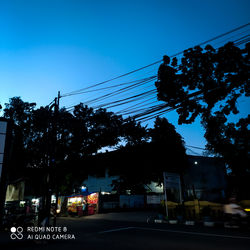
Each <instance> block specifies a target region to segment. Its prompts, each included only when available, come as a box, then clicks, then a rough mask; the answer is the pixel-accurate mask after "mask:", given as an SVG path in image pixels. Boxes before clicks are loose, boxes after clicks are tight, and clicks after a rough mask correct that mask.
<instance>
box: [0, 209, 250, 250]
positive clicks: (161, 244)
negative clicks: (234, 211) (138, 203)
mask: <svg viewBox="0 0 250 250" xmlns="http://www.w3.org/2000/svg"><path fill="white" fill-rule="evenodd" d="M147 215H148V214H147V213H145V212H133V213H112V214H99V215H94V216H88V217H82V218H71V217H66V218H59V219H58V227H60V229H63V230H64V229H65V230H64V231H66V230H67V232H61V233H55V234H54V235H61V234H64V235H66V234H67V235H69V236H70V237H72V235H73V236H74V238H75V239H67V240H66V239H60V240H58V239H53V240H48V241H47V242H45V244H43V241H34V240H24V239H22V240H18V239H14V240H11V239H10V232H9V233H5V234H4V235H1V238H0V242H1V241H2V242H1V244H2V247H1V249H41V248H43V249H54V250H55V249H61V250H63V249H72V250H73V249H110V250H112V249H119V250H120V249H126V250H127V249H152V250H157V249H168V250H171V249H192V250H195V249H199V250H200V249H202V250H206V249H220V250H221V249H227V250H230V249H237V250H238V249H250V233H249V232H241V231H239V230H232V229H224V228H206V227H203V226H184V225H167V224H147V223H146V218H147ZM25 237H27V235H24V238H25Z"/></svg>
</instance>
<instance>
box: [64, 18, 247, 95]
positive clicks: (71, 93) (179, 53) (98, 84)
mask: <svg viewBox="0 0 250 250" xmlns="http://www.w3.org/2000/svg"><path fill="white" fill-rule="evenodd" d="M249 24H250V23H247V24H244V25H241V26H239V27H237V28H235V29H232V30H230V31H228V32H225V33H223V34H221V35H218V36H215V37H213V38H211V39H209V40H206V41H204V42H202V43H200V44H198V45H196V46H202V45H204V44H207V43H209V42H212V41H214V40H217V39H219V38H221V37H224V36H226V35H228V34H231V33H233V32H236V31H238V30H240V29H243V28H245V27H247V26H248V25H249ZM184 51H185V50H183V51H181V52H178V53H176V54H174V55H172V56H170V57H175V56H178V55H181V54H182V53H183V52H184ZM160 62H162V60H158V61H156V62H153V63H151V64H148V65H146V66H143V67H140V68H138V69H135V70H132V71H130V72H128V73H125V74H122V75H119V76H117V77H114V78H111V79H109V80H106V81H102V82H99V83H96V84H94V85H91V86H89V87H85V88H82V89H79V90H75V91H72V92H69V93H66V94H64V95H62V96H61V97H67V96H72V95H77V94H79V92H82V91H85V90H88V89H90V88H94V87H97V86H100V85H103V84H105V83H108V82H111V81H114V80H117V79H120V78H122V77H125V76H128V75H130V74H133V73H135V72H138V71H140V70H143V69H145V68H148V67H151V66H153V65H155V64H158V63H160Z"/></svg>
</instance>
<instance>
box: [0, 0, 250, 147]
mask: <svg viewBox="0 0 250 250" xmlns="http://www.w3.org/2000/svg"><path fill="white" fill-rule="evenodd" d="M249 13H250V1H248V0H237V1H235V0H220V1H218V0H216V1H214V0H209V1H200V0H189V1H185V0H175V1H170V0H169V1H168V0H165V1H160V0H144V1H138V0H133V1H131V0H126V1H123V0H121V1H111V0H110V1H104V0H103V1H99V0H96V1H91V0H88V1H87V0H81V1H80V0H22V1H20V0H16V1H14V0H0V30H1V39H0V103H1V104H4V103H6V102H8V100H9V98H11V97H13V96H21V98H22V99H23V100H24V101H29V102H37V105H38V106H41V105H47V104H48V103H50V102H51V101H52V100H53V98H54V97H55V96H56V95H57V91H58V90H60V91H61V93H62V94H64V93H67V92H70V91H74V90H77V89H80V88H84V87H87V86H89V85H92V84H95V83H97V82H100V81H104V80H107V79H110V78H112V77H115V76H118V75H120V74H124V73H126V72H129V71H131V70H134V69H137V68H139V67H142V66H145V65H147V64H150V63H152V62H155V61H157V60H160V59H161V58H162V56H163V55H164V54H168V55H173V54H175V53H177V52H180V51H182V50H184V49H187V48H189V47H192V46H194V45H196V44H199V43H201V42H203V41H205V40H208V39H210V38H212V37H214V36H217V35H219V34H221V33H224V32H227V31H229V30H231V29H234V28H236V27H238V26H241V25H244V24H246V23H248V22H249V21H250V15H249ZM221 45H222V44H221ZM150 70H151V72H152V74H156V73H157V67H155V68H153V69H150ZM150 70H148V71H147V72H141V73H140V74H138V75H135V76H131V77H130V80H136V79H138V77H144V75H147V74H149V73H151V72H150ZM133 77H134V78H133ZM92 96H93V94H92ZM85 98H87V97H86V96H81V95H78V96H72V97H68V98H63V99H62V100H61V105H62V106H70V105H72V104H76V103H78V102H80V101H84V100H85ZM247 104H249V101H246V100H243V101H242V103H239V105H240V108H241V111H242V112H241V115H243V116H244V115H246V114H247V113H248V110H247ZM167 118H168V119H169V121H170V122H172V123H174V124H175V125H176V124H177V115H176V114H175V113H174V112H172V113H168V114H167ZM149 125H151V124H149ZM177 130H178V132H180V133H181V135H182V136H183V137H184V139H185V141H186V143H187V144H188V145H194V146H198V147H204V144H205V140H204V138H203V131H202V129H201V126H200V125H199V123H198V122H197V123H195V124H193V125H183V126H177Z"/></svg>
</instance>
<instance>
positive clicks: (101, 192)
mask: <svg viewBox="0 0 250 250" xmlns="http://www.w3.org/2000/svg"><path fill="white" fill-rule="evenodd" d="M101 194H103V195H104V194H110V193H109V192H101Z"/></svg>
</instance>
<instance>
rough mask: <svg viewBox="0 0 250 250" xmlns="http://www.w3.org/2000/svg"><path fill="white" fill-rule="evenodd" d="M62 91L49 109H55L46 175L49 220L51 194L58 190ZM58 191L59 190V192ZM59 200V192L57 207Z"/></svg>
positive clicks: (49, 138) (51, 123)
mask: <svg viewBox="0 0 250 250" xmlns="http://www.w3.org/2000/svg"><path fill="white" fill-rule="evenodd" d="M60 98H61V96H60V91H58V96H57V97H56V98H55V99H54V102H53V103H52V105H51V106H50V107H49V110H50V111H51V110H52V109H54V112H53V116H52V120H51V122H49V128H48V130H49V131H50V128H51V137H50V136H49V137H48V140H49V141H48V145H49V159H48V171H47V176H46V194H45V202H44V203H45V204H44V209H45V215H46V217H47V218H48V222H49V221H50V210H51V195H52V189H53V186H52V184H54V186H56V190H58V187H57V184H56V181H57V180H56V144H57V123H58V113H59V100H60ZM53 182H54V183H53ZM57 193H58V192H57ZM57 201H58V194H57V199H56V209H57ZM53 224H54V225H55V224H56V219H55V217H54V223H53Z"/></svg>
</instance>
